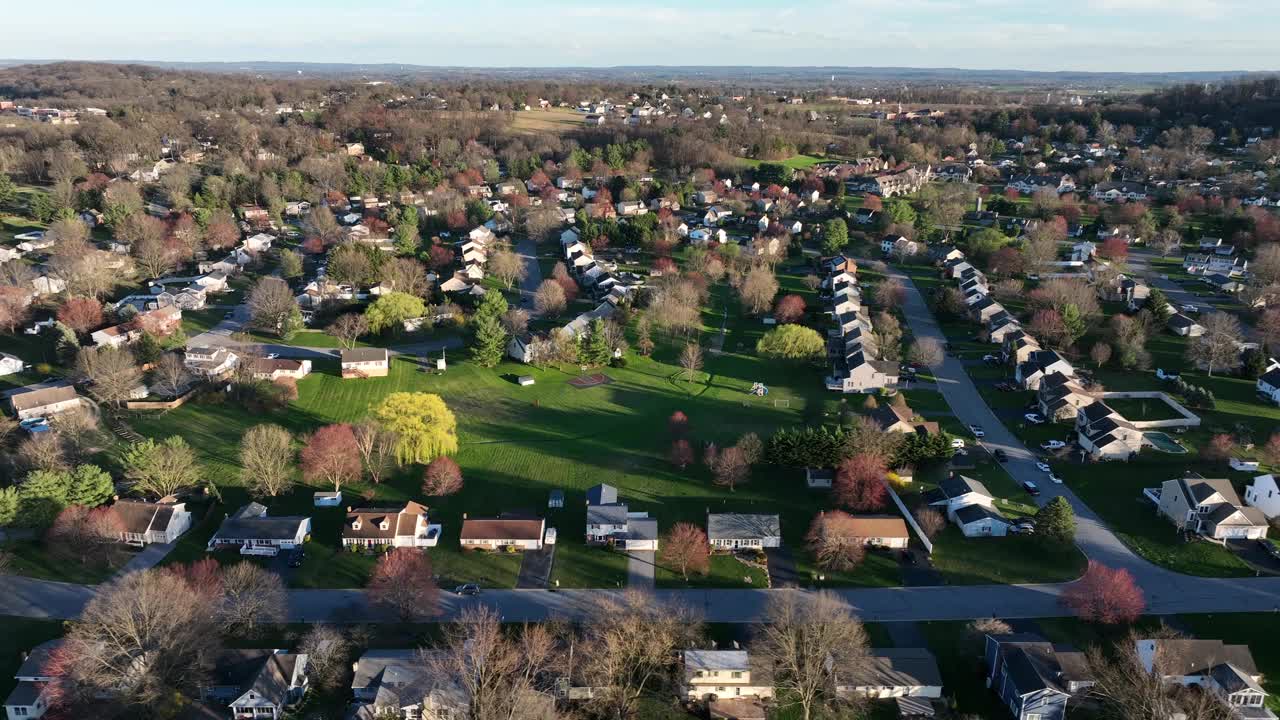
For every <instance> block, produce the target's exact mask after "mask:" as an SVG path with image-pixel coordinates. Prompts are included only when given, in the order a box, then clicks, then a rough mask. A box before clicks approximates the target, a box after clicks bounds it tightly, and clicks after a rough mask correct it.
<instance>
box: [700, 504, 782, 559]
mask: <svg viewBox="0 0 1280 720" xmlns="http://www.w3.org/2000/svg"><path fill="white" fill-rule="evenodd" d="M707 539H708V540H709V541H710V544H711V547H712V548H718V549H721V550H736V549H738V548H776V547H781V546H782V522H781V520H780V519H779V516H778V515H765V514H753V513H709V514H708V515H707Z"/></svg>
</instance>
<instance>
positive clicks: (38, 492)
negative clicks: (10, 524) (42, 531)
mask: <svg viewBox="0 0 1280 720" xmlns="http://www.w3.org/2000/svg"><path fill="white" fill-rule="evenodd" d="M69 486H70V476H69V474H68V473H65V472H59V471H56V470H35V471H32V472H31V473H30V474H28V475H27V479H26V480H23V481H22V484H21V485H19V486H18V517H17V522H19V523H21V524H22V525H25V526H27V527H35V528H44V527H49V526H50V525H52V524H53V519H54V518H56V517H57V516H58V513H60V512H62V510H63V508H65V507H66V506H67V492H68V490H69Z"/></svg>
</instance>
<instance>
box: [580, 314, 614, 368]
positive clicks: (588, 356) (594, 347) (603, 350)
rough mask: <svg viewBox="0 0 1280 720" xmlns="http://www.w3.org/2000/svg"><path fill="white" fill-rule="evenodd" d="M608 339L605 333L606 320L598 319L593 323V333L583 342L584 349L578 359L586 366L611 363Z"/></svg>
mask: <svg viewBox="0 0 1280 720" xmlns="http://www.w3.org/2000/svg"><path fill="white" fill-rule="evenodd" d="M610 354H611V351H610V349H609V341H608V338H607V337H605V333H604V320H601V319H600V318H596V319H595V320H592V321H591V333H590V334H589V335H587V337H586V338H585V339H584V340H583V341H582V349H581V351H580V352H579V353H578V357H580V358H581V359H582V363H583V364H584V365H605V364H607V363H608V362H609V355H610Z"/></svg>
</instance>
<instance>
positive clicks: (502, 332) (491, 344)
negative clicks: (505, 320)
mask: <svg viewBox="0 0 1280 720" xmlns="http://www.w3.org/2000/svg"><path fill="white" fill-rule="evenodd" d="M506 312H507V300H506V298H504V297H502V293H500V292H498V291H497V290H491V291H489V292H488V293H485V296H484V299H483V300H481V301H480V307H478V308H477V309H476V314H475V317H474V318H473V319H472V323H471V326H472V328H473V331H474V333H475V338H474V340H473V341H472V343H471V355H472V357H473V358H475V361H476V363H477V364H479V365H480V366H481V367H493V366H494V365H497V364H498V363H500V362H502V355H503V353H505V352H506V348H507V331H506V329H505V328H503V327H502V316H503V315H504V314H505V313H506Z"/></svg>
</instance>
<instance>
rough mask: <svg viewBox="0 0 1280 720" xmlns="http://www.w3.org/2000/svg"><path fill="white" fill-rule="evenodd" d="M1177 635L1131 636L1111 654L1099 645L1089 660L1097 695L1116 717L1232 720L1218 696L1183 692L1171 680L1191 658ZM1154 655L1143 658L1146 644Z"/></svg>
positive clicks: (1199, 691) (1088, 655)
mask: <svg viewBox="0 0 1280 720" xmlns="http://www.w3.org/2000/svg"><path fill="white" fill-rule="evenodd" d="M1177 639H1178V637H1177V635H1176V634H1175V633H1172V632H1170V631H1168V630H1166V629H1161V630H1156V631H1154V632H1148V633H1143V634H1142V635H1139V634H1138V633H1137V632H1135V631H1130V632H1128V633H1126V634H1125V635H1124V636H1123V637H1121V639H1120V640H1119V641H1117V643H1116V644H1115V645H1114V646H1113V647H1111V648H1110V650H1109V651H1108V650H1106V649H1104V648H1103V647H1100V646H1095V647H1092V648H1090V649H1089V650H1088V651H1087V652H1086V654H1085V657H1086V659H1087V661H1088V664H1089V671H1090V674H1091V675H1092V677H1093V678H1094V681H1095V685H1094V686H1093V688H1092V689H1091V694H1092V695H1093V696H1094V697H1095V698H1098V699H1099V700H1100V701H1101V702H1102V704H1103V705H1104V706H1106V707H1107V709H1108V710H1110V711H1111V712H1112V713H1114V716H1115V717H1121V718H1125V720H1129V719H1130V718H1132V719H1133V720H1139V719H1145V718H1171V717H1181V718H1186V720H1229V718H1232V717H1235V714H1234V713H1233V712H1232V711H1231V708H1229V707H1227V705H1226V704H1225V703H1223V701H1222V697H1221V696H1220V695H1218V694H1217V693H1215V692H1212V691H1205V690H1202V689H1199V688H1196V689H1192V688H1187V687H1183V686H1182V685H1181V684H1180V683H1171V682H1169V681H1168V680H1166V679H1165V678H1167V677H1171V676H1179V675H1182V674H1183V673H1184V672H1185V671H1184V670H1183V668H1185V667H1186V666H1187V659H1186V658H1184V657H1181V651H1182V645H1181V644H1180V643H1178V642H1176V640H1177ZM1144 643H1145V644H1147V647H1148V648H1149V649H1150V650H1151V653H1150V656H1149V658H1146V657H1143V656H1142V655H1141V654H1140V650H1139V646H1140V644H1144ZM1148 662H1149V663H1150V667H1149V668H1148Z"/></svg>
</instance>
